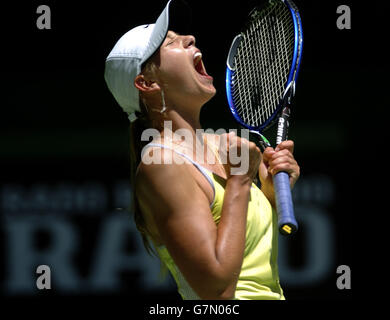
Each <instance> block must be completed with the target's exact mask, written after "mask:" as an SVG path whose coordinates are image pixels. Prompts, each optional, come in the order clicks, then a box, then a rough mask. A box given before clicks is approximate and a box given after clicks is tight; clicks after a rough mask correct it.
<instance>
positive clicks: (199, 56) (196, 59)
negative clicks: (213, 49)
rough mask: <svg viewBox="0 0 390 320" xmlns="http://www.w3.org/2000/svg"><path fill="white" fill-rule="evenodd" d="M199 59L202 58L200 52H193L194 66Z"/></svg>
mask: <svg viewBox="0 0 390 320" xmlns="http://www.w3.org/2000/svg"><path fill="white" fill-rule="evenodd" d="M200 60H202V54H201V53H200V52H197V53H195V54H194V65H195V66H196V65H197V64H198V63H199V61H200Z"/></svg>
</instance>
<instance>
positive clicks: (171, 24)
mask: <svg viewBox="0 0 390 320" xmlns="http://www.w3.org/2000/svg"><path fill="white" fill-rule="evenodd" d="M191 20H192V15H191V9H190V7H189V5H188V4H187V3H186V2H185V1H184V0H169V1H168V3H167V5H166V6H165V8H164V10H163V12H162V13H161V14H160V16H159V17H158V19H157V21H156V23H155V26H154V29H153V32H152V35H151V37H150V40H149V44H148V48H147V50H146V52H145V55H144V57H143V59H142V61H141V64H143V63H144V62H145V61H147V60H148V59H149V58H150V57H151V56H152V55H153V54H154V53H155V52H156V51H157V50H158V48H160V46H161V44H162V43H163V42H164V40H165V38H166V36H167V33H168V30H172V31H175V32H177V33H180V34H188V32H189V27H190V25H191Z"/></svg>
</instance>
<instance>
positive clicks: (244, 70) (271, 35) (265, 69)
mask: <svg viewBox="0 0 390 320" xmlns="http://www.w3.org/2000/svg"><path fill="white" fill-rule="evenodd" d="M242 36H243V40H242V41H241V44H240V47H239V48H238V50H237V54H236V56H235V65H236V72H235V74H234V79H233V80H234V82H233V85H232V87H233V99H234V101H235V104H236V107H237V112H238V114H239V115H240V117H241V118H242V119H243V121H244V122H246V123H248V124H250V125H251V126H260V125H262V124H264V123H265V122H266V121H267V120H268V119H269V118H270V116H271V115H272V114H273V113H274V112H275V110H276V109H277V107H278V104H279V103H278V101H280V98H281V97H282V96H283V91H284V84H285V83H286V81H287V77H288V73H289V70H290V65H291V60H292V55H293V49H294V48H293V43H294V25H293V21H292V19H291V16H290V12H289V10H288V9H287V8H286V7H285V6H284V5H278V4H273V5H270V6H269V8H268V10H263V11H261V12H257V13H256V17H255V18H254V19H253V21H252V23H251V24H250V25H249V27H248V28H247V29H246V31H245V32H243V34H242Z"/></svg>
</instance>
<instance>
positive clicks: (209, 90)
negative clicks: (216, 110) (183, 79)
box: [203, 85, 217, 104]
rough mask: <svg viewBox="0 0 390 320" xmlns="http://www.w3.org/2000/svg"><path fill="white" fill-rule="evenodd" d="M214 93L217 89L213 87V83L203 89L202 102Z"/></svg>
mask: <svg viewBox="0 0 390 320" xmlns="http://www.w3.org/2000/svg"><path fill="white" fill-rule="evenodd" d="M216 93H217V90H216V89H215V87H214V86H213V85H212V86H211V87H209V88H207V90H204V92H203V97H204V103H203V104H205V103H206V102H208V101H210V100H211V99H212V98H213V97H214V96H215V94H216Z"/></svg>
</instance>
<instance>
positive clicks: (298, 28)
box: [226, 0, 303, 235]
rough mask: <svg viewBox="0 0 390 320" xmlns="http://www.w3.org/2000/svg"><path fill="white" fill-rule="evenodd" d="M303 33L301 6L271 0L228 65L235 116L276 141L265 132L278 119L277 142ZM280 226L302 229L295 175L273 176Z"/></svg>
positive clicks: (254, 15) (255, 13)
mask: <svg viewBox="0 0 390 320" xmlns="http://www.w3.org/2000/svg"><path fill="white" fill-rule="evenodd" d="M302 37H303V34H302V25H301V18H300V15H299V13H298V8H297V7H296V6H295V4H294V3H293V2H292V1H290V0H268V1H266V2H265V3H264V4H263V5H262V6H259V7H256V8H255V9H253V10H252V11H251V13H250V14H249V19H248V21H247V24H246V25H245V27H244V29H243V30H242V32H241V33H240V34H239V35H237V36H236V37H235V38H234V40H233V42H232V45H231V48H230V51H229V55H228V59H227V68H226V94H227V99H228V103H229V107H230V111H231V112H232V114H233V116H234V118H235V119H236V120H237V121H238V122H239V123H240V124H241V125H242V126H244V127H246V128H248V129H249V130H250V132H253V133H256V134H257V135H259V137H260V142H261V145H262V146H263V148H265V147H267V146H270V144H269V142H268V141H267V139H265V137H264V136H263V135H262V132H263V131H265V130H267V129H268V128H270V127H271V126H272V125H273V124H274V123H276V122H278V129H277V137H276V144H277V145H278V144H279V143H281V142H282V141H284V140H286V139H287V131H288V125H289V123H288V121H289V116H290V106H291V100H292V97H293V96H294V94H295V82H296V80H297V76H298V70H299V66H300V62H301V54H302V45H303V38H302ZM273 183H274V189H275V200H276V210H277V212H278V225H279V231H280V232H281V233H282V234H284V235H290V234H293V233H294V232H295V231H296V230H297V229H298V224H297V222H296V220H295V217H294V208H293V203H292V198H291V189H290V182H289V176H288V174H287V173H286V172H279V173H277V174H276V175H274V176H273Z"/></svg>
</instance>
